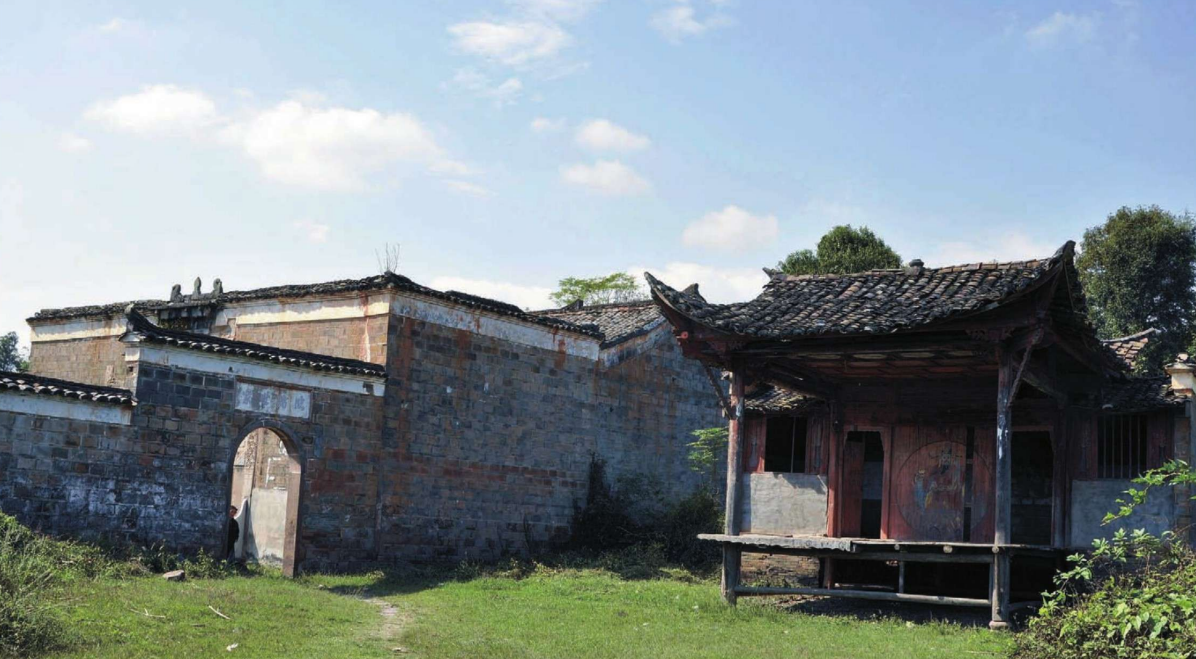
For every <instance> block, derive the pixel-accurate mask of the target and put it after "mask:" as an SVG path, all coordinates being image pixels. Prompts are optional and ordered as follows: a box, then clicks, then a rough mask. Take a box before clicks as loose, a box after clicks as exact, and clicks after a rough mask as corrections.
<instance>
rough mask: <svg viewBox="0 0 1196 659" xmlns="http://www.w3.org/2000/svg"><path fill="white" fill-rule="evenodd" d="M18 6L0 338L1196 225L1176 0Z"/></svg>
mask: <svg viewBox="0 0 1196 659" xmlns="http://www.w3.org/2000/svg"><path fill="white" fill-rule="evenodd" d="M166 5H167V3H158V2H146V3H137V2H88V3H74V4H71V3H56V2H39V3H19V4H15V5H11V6H7V7H6V8H5V9H4V12H3V13H4V16H5V19H4V20H3V21H0V329H4V330H7V329H9V328H12V329H18V330H20V331H22V333H24V331H25V327H24V323H23V318H25V317H26V316H28V315H30V314H32V313H33V312H34V311H36V310H37V309H39V308H42V307H52V306H66V305H75V304H87V303H96V302H108V301H115V300H124V299H133V298H147V297H164V296H166V295H167V294H168V292H169V290H170V286H171V284H173V283H176V282H178V283H182V284H183V285H184V288H185V289H188V290H189V289H190V282H191V281H192V280H193V279H194V278H195V277H196V276H200V277H202V278H203V280H204V282H205V284H204V286H205V289H206V288H207V287H208V286H209V285H210V281H211V279H212V278H214V277H221V278H222V279H223V282H224V286H225V288H226V289H228V290H232V289H244V288H251V287H257V286H264V285H271V284H279V283H290V282H308V281H320V280H326V279H335V278H343V277H362V276H367V275H370V274H373V273H374V272H376V271H377V261H376V257H375V254H376V252H377V251H379V250H381V249H382V246H383V245H384V244H385V243H391V244H395V243H398V244H400V245H401V258H402V262H401V266H400V270H401V271H402V272H404V273H405V274H408V275H409V276H411V277H412V278H414V279H416V280H417V281H420V282H421V283H425V284H429V285H432V286H436V287H440V288H456V289H460V290H468V291H472V292H476V293H480V294H484V295H490V296H494V297H499V298H502V299H506V300H508V301H511V302H514V303H516V304H520V305H521V306H530V307H539V306H543V305H544V304H546V300H545V297H546V294H547V292H548V291H549V290H551V288H552V286H553V284H554V283H555V282H556V281H557V280H558V279H560V278H561V277H565V276H569V275H597V274H604V273H608V272H611V271H616V270H628V269H631V270H634V271H636V272H640V271H642V270H644V269H650V270H652V272H653V273H655V274H657V275H658V276H661V277H662V278H663V279H665V281H668V282H669V283H672V284H675V285H678V286H684V285H687V284H689V283H691V282H692V281H695V280H696V281H699V282H700V283H701V284H702V288H703V291H704V292H705V293H706V294H707V295H708V297H712V298H714V299H718V300H732V299H746V298H749V297H751V296H753V295H754V294H755V291H756V290H757V289H758V287H759V285H760V284H761V283H762V281H763V275H762V274H761V273H760V267H761V266H770V265H772V264H774V263H776V261H777V260H778V259H780V258H781V257H783V256H784V255H785V254H786V253H788V252H789V251H792V250H793V249H797V248H802V247H809V246H812V245H813V244H814V243H815V242H816V240H817V238H818V237H819V236H820V235H821V234H822V233H823V232H824V231H825V230H826V229H827V228H828V227H830V226H832V225H834V224H841V223H852V224H857V225H859V224H864V225H868V226H870V227H872V228H873V229H874V230H876V231H877V232H878V233H879V234H880V235H881V236H882V237H884V238H885V239H886V240H888V241H889V242H890V244H892V245H893V246H894V247H895V248H896V249H897V250H898V251H899V252H900V253H901V255H902V257H903V258H905V259H907V260H908V259H911V258H922V259H924V260H925V261H926V262H927V263H928V264H947V263H956V262H969V261H976V260H991V259H1003V260H1004V259H1016V258H1025V257H1034V256H1042V255H1046V254H1049V253H1051V252H1053V251H1054V250H1055V249H1056V248H1057V247H1058V246H1059V245H1061V244H1062V243H1063V242H1064V241H1065V240H1068V239H1076V240H1078V239H1079V238H1080V236H1081V234H1082V232H1083V230H1084V228H1086V227H1088V226H1091V225H1093V224H1096V223H1099V222H1100V221H1101V220H1103V218H1104V217H1105V215H1107V214H1108V213H1109V212H1110V211H1112V210H1114V209H1115V208H1117V207H1118V206H1121V205H1138V204H1152V203H1157V204H1159V205H1161V206H1163V207H1165V208H1168V209H1171V210H1175V211H1183V210H1185V209H1188V208H1192V207H1193V206H1196V199H1194V197H1196V120H1194V117H1196V84H1193V83H1194V82H1196V40H1194V39H1193V36H1194V35H1196V3H1192V2H1134V1H1132V0H1117V1H1112V2H1108V1H1106V2H1057V3H1049V2H992V3H953V2H924V3H916V2H884V3H857V2H835V3H807V2H797V1H786V2H763V1H759V0H757V1H753V0H721V1H712V0H689V1H688V2H683V1H679V0H605V1H602V0H510V1H507V2H504V1H502V0H496V1H494V2H457V1H454V2H378V3H358V4H349V3H336V4H332V3H329V4H326V5H322V4H317V3H305V2H289V3H286V5H285V6H284V5H279V6H278V7H277V8H269V7H267V6H265V4H264V3H254V4H253V5H252V6H247V5H249V3H225V2H215V1H209V2H204V3H193V4H190V5H183V6H179V5H175V6H169V7H168V6H166Z"/></svg>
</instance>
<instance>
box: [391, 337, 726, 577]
mask: <svg viewBox="0 0 1196 659" xmlns="http://www.w3.org/2000/svg"><path fill="white" fill-rule="evenodd" d="M389 343H390V345H391V347H392V351H391V358H390V362H389V375H390V383H389V385H388V387H387V394H386V398H387V401H386V405H385V410H386V432H385V434H384V438H383V441H384V444H385V446H386V457H387V460H386V463H385V466H384V469H383V470H382V473H383V474H384V476H383V478H384V479H385V482H384V483H383V486H382V487H383V492H384V496H383V511H382V520H383V521H382V525H383V526H382V538H381V540H382V546H383V554H384V555H387V556H389V555H398V556H403V557H406V558H411V559H429V558H437V557H445V558H479V559H490V558H495V557H498V556H500V555H502V554H504V553H517V552H523V551H525V550H526V549H527V544H528V542H529V540H530V541H532V542H554V541H562V540H564V539H566V538H567V537H568V532H569V524H570V522H571V518H572V515H573V511H574V504H575V503H579V502H580V501H582V500H583V497H584V495H585V492H586V488H587V486H588V483H587V480H586V479H587V474H588V469H589V463H590V457H591V454H597V455H599V456H601V457H602V458H603V459H605V460H606V461H607V463H608V465H609V470H608V473H609V475H610V477H611V479H612V481H614V482H616V483H620V482H625V481H626V480H627V479H628V478H631V477H634V476H637V475H640V476H646V478H641V479H640V480H641V481H646V482H647V483H648V484H649V485H650V486H651V487H654V488H655V489H657V490H659V491H660V493H661V494H662V495H664V496H672V495H675V494H678V493H681V492H685V491H688V490H691V489H692V488H694V487H695V486H697V485H698V484H699V483H700V482H702V481H703V477H702V476H700V475H698V474H694V473H693V472H691V471H690V470H689V468H688V464H687V461H686V455H685V454H686V451H685V444H686V443H687V442H688V441H690V439H691V438H690V435H689V433H690V432H692V431H693V430H695V429H697V428H703V427H709V426H712V425H719V424H721V423H724V421H723V420H722V419H721V418H720V417H719V415H718V414H717V411H716V405H715V404H714V400H715V396H714V394H713V392H712V391H710V389H709V387H710V385H709V382H706V381H705V380H704V378H705V375H704V374H703V373H702V372H701V371H700V370H699V369H698V367H697V365H696V363H694V362H691V361H688V360H684V359H683V358H682V357H681V355H680V351H679V350H678V349H677V348H676V347H675V346H674V344H673V342H672V338H671V336H670V335H669V334H668V332H667V331H665V332H662V333H660V334H657V335H654V336H653V337H652V338H648V339H646V340H645V345H644V346H643V349H642V350H641V351H640V352H639V353H638V354H637V355H635V356H633V357H632V358H630V359H628V360H626V361H623V362H621V363H619V364H617V365H616V366H613V367H611V368H609V369H608V368H604V367H603V366H602V365H601V364H600V363H597V362H595V361H593V360H591V359H588V358H583V357H575V356H571V355H568V354H566V353H565V352H562V351H550V350H542V349H537V348H530V347H525V346H520V345H516V344H512V343H509V342H506V341H500V340H496V339H492V338H489V337H485V336H480V335H477V334H473V333H470V332H466V331H462V330H452V329H448V328H445V327H443V326H439V325H434V324H430V323H426V322H421V321H416V320H412V319H408V318H401V317H396V318H395V323H394V325H393V329H392V335H391V337H390V340H389ZM703 382H705V386H704V387H703V386H702V383H703Z"/></svg>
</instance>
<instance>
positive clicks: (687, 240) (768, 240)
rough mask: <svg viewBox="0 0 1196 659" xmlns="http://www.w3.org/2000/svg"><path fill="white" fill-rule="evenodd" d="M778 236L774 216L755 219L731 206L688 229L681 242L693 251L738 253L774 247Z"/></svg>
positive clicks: (778, 230)
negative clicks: (697, 248) (701, 248)
mask: <svg viewBox="0 0 1196 659" xmlns="http://www.w3.org/2000/svg"><path fill="white" fill-rule="evenodd" d="M779 235H780V226H779V224H778V223H777V217H776V216H775V215H753V214H751V213H749V212H748V211H746V210H744V209H742V208H740V207H738V206H734V205H729V206H726V207H725V208H723V209H722V210H718V211H711V212H709V213H706V214H705V215H703V216H702V217H701V218H699V219H697V220H695V221H694V222H693V223H691V224H690V225H689V226H687V227H685V231H683V232H682V233H681V242H683V243H684V244H686V245H688V246H690V247H705V248H708V249H721V250H726V251H739V250H747V249H754V248H757V247H763V246H766V245H771V244H772V243H774V242H775V241H776V239H777V236H779Z"/></svg>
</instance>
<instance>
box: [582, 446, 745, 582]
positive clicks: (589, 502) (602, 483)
mask: <svg viewBox="0 0 1196 659" xmlns="http://www.w3.org/2000/svg"><path fill="white" fill-rule="evenodd" d="M636 484H639V485H638V486H637V485H636ZM645 498H653V499H655V500H652V501H645ZM636 511H640V512H641V514H639V515H636V514H635V513H636ZM721 527H722V505H721V504H720V503H719V502H718V501H717V500H716V499H715V497H714V495H713V494H712V493H710V491H709V490H706V489H698V490H696V491H694V492H692V493H690V494H689V495H687V496H685V497H683V498H681V499H679V500H676V501H667V502H666V501H662V500H660V499H659V495H658V494H655V493H652V492H650V491H649V490H647V489H646V488H644V487H643V486H642V483H640V481H637V480H635V479H629V480H626V481H624V482H621V483H620V487H618V488H614V487H612V486H611V485H610V483H609V482H608V481H607V477H606V463H605V462H603V460H602V459H601V458H599V457H597V456H594V457H593V458H591V460H590V473H589V489H588V490H587V493H586V503H585V505H584V506H581V507H579V508H577V509H576V510H574V514H573V534H572V537H571V538H570V542H569V548H570V549H572V550H574V551H581V552H588V553H590V554H594V553H601V552H611V551H624V550H627V549H628V548H631V547H641V548H652V549H655V550H659V551H660V552H661V553H662V554H663V555H664V557H665V558H666V559H667V560H669V561H673V562H675V563H679V564H681V565H684V566H685V567H687V568H690V569H703V568H707V567H709V566H711V565H713V564H714V562H715V561H717V560H718V556H719V552H718V547H717V546H715V545H714V543H708V542H704V541H701V540H698V538H697V536H698V534H699V533H717V532H718V531H719V529H720V528H721Z"/></svg>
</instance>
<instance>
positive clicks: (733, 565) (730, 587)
mask: <svg viewBox="0 0 1196 659" xmlns="http://www.w3.org/2000/svg"><path fill="white" fill-rule="evenodd" d="M742 558H743V550H742V549H740V548H739V547H737V546H735V545H730V544H725V545H723V578H722V582H721V583H720V584H719V589H720V591H721V592H722V596H723V601H724V602H726V603H727V604H730V605H731V606H735V602H736V601H737V600H738V599H739V597H738V593H737V590H738V588H739V566H740V564H741V560H742Z"/></svg>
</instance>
